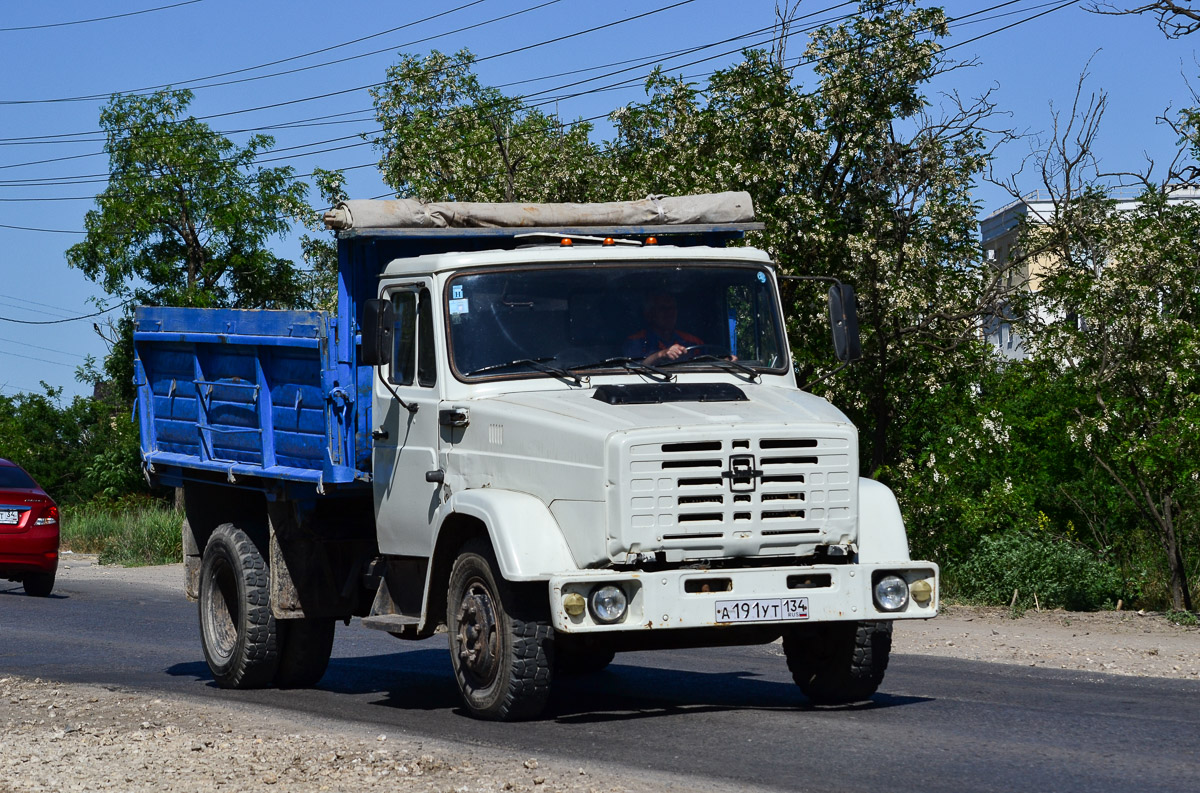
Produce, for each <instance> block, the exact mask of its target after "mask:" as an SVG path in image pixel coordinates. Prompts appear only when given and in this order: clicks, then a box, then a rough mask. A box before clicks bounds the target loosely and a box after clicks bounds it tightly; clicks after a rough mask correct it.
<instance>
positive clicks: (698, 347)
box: [683, 344, 730, 358]
mask: <svg viewBox="0 0 1200 793" xmlns="http://www.w3.org/2000/svg"><path fill="white" fill-rule="evenodd" d="M683 351H684V352H685V353H687V355H688V357H689V358H694V357H696V356H697V355H713V356H716V357H717V358H727V357H729V355H730V353H729V350H727V349H725V348H724V347H722V346H721V345H720V344H691V345H688V346H687V347H684V348H683Z"/></svg>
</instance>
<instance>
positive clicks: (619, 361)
mask: <svg viewBox="0 0 1200 793" xmlns="http://www.w3.org/2000/svg"><path fill="white" fill-rule="evenodd" d="M601 366H620V367H621V368H622V369H625V370H627V371H630V372H637V373H638V374H644V375H646V376H647V377H651V378H653V379H655V380H658V381H659V382H662V383H669V382H670V381H672V380H674V379H675V375H673V374H671V373H670V372H664V371H663V370H662V369H659V368H658V367H657V366H651V365H650V364H648V363H645V362H644V361H639V360H638V359H637V358H629V357H626V356H618V357H616V358H605V359H604V360H603V361H593V362H591V363H581V364H578V365H576V366H572V367H570V369H571V371H575V370H576V369H595V368H598V367H601Z"/></svg>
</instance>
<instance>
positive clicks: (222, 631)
mask: <svg viewBox="0 0 1200 793" xmlns="http://www.w3.org/2000/svg"><path fill="white" fill-rule="evenodd" d="M199 603H200V638H201V643H202V644H203V646H204V660H205V661H207V662H208V668H209V670H210V671H212V675H213V679H214V680H216V682H217V685H218V686H220V687H221V688H239V689H241V688H262V687H263V686H269V685H271V683H272V682H273V681H274V679H275V673H276V670H277V669H278V668H279V645H278V638H279V637H278V627H277V625H276V623H275V618H274V617H273V616H272V615H271V598H270V576H269V574H268V571H267V563H266V561H265V560H264V559H263V557H262V554H261V553H260V552H259V550H258V547H257V546H255V544H254V541H253V540H251V539H250V537H249V535H247V534H246V532H245V531H243V530H242V529H239V528H238V527H237V526H234V525H233V524H232V523H223V524H221V525H220V526H218V527H217V528H216V529H214V530H213V533H212V536H211V537H209V539H208V544H207V545H206V546H205V547H204V557H203V561H202V562H201V563H200V600H199Z"/></svg>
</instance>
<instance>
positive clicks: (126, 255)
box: [67, 91, 308, 308]
mask: <svg viewBox="0 0 1200 793" xmlns="http://www.w3.org/2000/svg"><path fill="white" fill-rule="evenodd" d="M191 100H192V94H191V92H190V91H158V92H155V93H153V94H146V95H129V96H122V95H119V94H117V95H114V96H113V98H112V99H111V100H110V101H109V103H108V104H107V105H106V106H105V107H104V109H103V110H102V111H101V113H100V126H101V127H102V128H103V129H104V132H105V144H104V150H105V152H106V153H107V154H108V158H109V170H110V172H111V174H112V176H111V178H110V180H109V183H108V186H107V187H106V188H105V189H104V191H103V192H101V193H100V194H99V195H98V196H97V197H96V204H97V206H96V208H95V209H93V210H90V211H89V212H88V213H87V217H86V218H85V221H84V224H85V227H86V229H87V238H86V239H85V240H84V241H83V242H81V243H79V244H77V245H74V246H72V247H71V248H70V249H69V250H68V251H67V261H68V262H69V263H70V264H71V266H73V267H77V268H79V269H80V270H81V271H82V272H83V273H84V274H85V275H86V276H87V277H88V278H91V279H92V280H94V281H96V282H97V283H99V284H100V285H101V286H103V287H104V289H105V291H106V292H108V293H109V294H111V295H115V296H118V297H122V298H132V299H135V300H137V301H139V302H142V303H148V304H152V305H173V306H213V305H230V306H234V307H247V308H251V307H253V308H265V307H290V306H292V305H293V304H295V303H296V300H297V298H298V296H299V290H300V287H299V284H298V280H297V278H296V274H295V272H294V268H293V267H292V265H291V262H288V261H286V260H282V259H279V258H277V257H276V256H275V255H274V254H272V253H271V252H270V251H269V250H268V249H267V248H266V242H267V240H268V239H269V238H270V237H272V236H274V235H278V234H282V233H284V232H286V231H287V230H288V228H289V225H290V224H289V221H290V219H292V218H297V219H299V218H302V217H303V216H304V213H305V212H307V210H308V206H307V204H306V203H305V202H304V194H305V187H304V185H303V184H302V183H300V182H296V181H294V180H293V179H292V169H291V168H255V167H254V161H255V159H256V158H257V157H258V156H259V155H260V154H262V153H263V152H265V151H267V150H268V149H270V147H271V146H272V145H273V144H274V141H273V140H272V139H271V138H270V137H267V136H265V135H255V136H253V137H252V138H250V140H249V142H248V143H247V144H246V146H244V147H239V146H237V145H236V144H234V143H233V141H231V140H229V139H228V138H226V137H224V136H222V135H219V134H218V133H216V132H214V131H213V130H212V129H211V128H210V127H209V126H208V125H207V124H205V123H203V122H200V121H197V120H196V119H195V118H193V117H191V116H188V115H187V107H188V105H189V104H190V102H191Z"/></svg>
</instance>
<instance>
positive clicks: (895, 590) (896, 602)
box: [875, 575, 908, 611]
mask: <svg viewBox="0 0 1200 793" xmlns="http://www.w3.org/2000/svg"><path fill="white" fill-rule="evenodd" d="M875 605H877V606H879V610H880V611H899V610H900V609H902V608H904V607H905V606H906V605H908V584H907V583H905V581H904V579H903V578H901V577H900V576H898V575H885V576H883V577H882V578H880V579H879V580H878V581H876V582H875Z"/></svg>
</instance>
